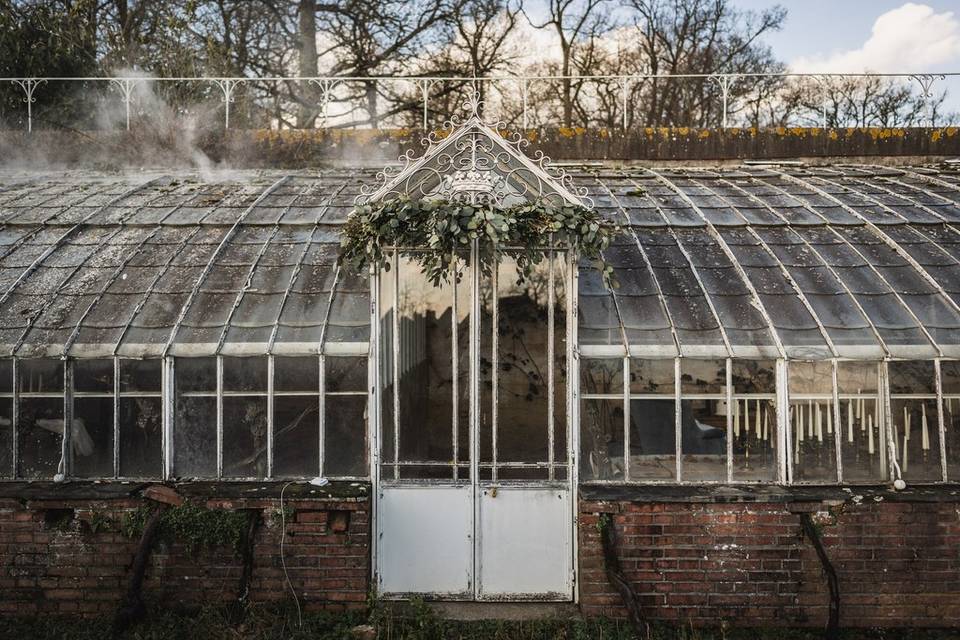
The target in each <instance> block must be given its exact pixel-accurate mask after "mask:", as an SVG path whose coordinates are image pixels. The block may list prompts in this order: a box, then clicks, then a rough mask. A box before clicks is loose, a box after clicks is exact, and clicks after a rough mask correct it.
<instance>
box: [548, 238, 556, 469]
mask: <svg viewBox="0 0 960 640" xmlns="http://www.w3.org/2000/svg"><path fill="white" fill-rule="evenodd" d="M550 246H551V249H550V250H549V252H548V253H547V255H548V257H549V264H548V266H547V278H548V281H547V462H548V464H549V465H550V466H549V467H548V469H547V478H548V479H549V480H553V479H554V475H555V474H554V470H553V463H554V451H553V441H554V428H555V424H554V415H553V412H554V397H553V396H554V384H555V382H554V379H553V372H554V369H555V368H556V363H555V362H554V349H555V348H556V347H555V345H554V336H553V334H554V330H555V328H556V321H555V319H554V317H553V314H554V304H555V303H556V291H555V290H554V286H555V283H554V269H553V261H554V259H555V258H556V254H555V253H554V251H553V248H552V247H553V238H552V237H551V238H550Z"/></svg>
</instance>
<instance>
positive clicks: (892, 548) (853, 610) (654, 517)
mask: <svg viewBox="0 0 960 640" xmlns="http://www.w3.org/2000/svg"><path fill="white" fill-rule="evenodd" d="M585 493H586V494H587V498H586V499H584V500H583V501H582V502H581V504H580V581H581V582H580V594H581V605H582V610H583V612H584V613H585V614H587V615H591V616H597V615H614V616H624V615H626V611H625V609H624V608H623V606H622V601H621V599H620V596H619V594H617V592H616V591H615V590H614V589H613V588H612V587H611V586H610V583H609V582H608V580H607V577H606V573H605V569H604V560H603V552H602V548H601V539H600V535H601V533H600V528H599V523H600V519H601V517H602V514H610V518H611V520H612V524H613V526H614V527H615V532H616V539H617V552H618V556H619V558H620V564H621V569H622V571H623V573H624V575H625V576H626V577H627V579H628V580H629V581H630V583H631V584H632V587H633V589H634V592H635V593H636V594H637V595H638V599H639V601H640V605H641V610H642V613H643V616H644V617H645V618H648V619H650V620H660V621H668V622H672V623H677V624H680V623H682V624H693V625H705V624H710V625H716V624H718V623H719V622H720V621H721V620H725V621H728V622H729V623H730V624H731V626H823V625H824V624H825V623H826V621H827V617H828V607H829V601H830V595H829V590H828V586H827V579H826V575H825V573H824V569H823V565H822V564H821V562H820V560H819V558H818V557H817V554H816V551H815V549H814V546H813V544H812V543H811V541H810V540H809V539H808V538H807V537H805V536H804V535H803V532H802V530H801V525H800V514H801V513H809V514H810V515H811V517H812V518H813V521H814V523H815V525H816V529H817V530H818V531H819V533H820V537H821V540H822V541H823V545H824V547H825V550H826V553H827V555H828V556H829V558H830V561H831V564H832V565H833V567H834V569H835V570H836V573H837V576H838V578H839V587H840V589H839V590H840V626H841V627H957V626H960V497H958V496H957V494H956V492H948V491H946V490H942V493H941V494H940V496H941V497H940V499H941V500H942V501H939V502H938V501H936V496H935V495H933V496H931V495H928V496H925V497H924V498H923V499H920V500H916V499H911V498H910V497H905V498H904V499H900V498H899V496H891V495H885V492H881V493H879V494H872V495H865V496H860V498H859V499H854V495H855V493H853V492H851V493H848V494H847V495H846V498H845V499H844V498H842V497H841V498H840V499H830V500H826V501H817V502H809V501H796V502H794V501H791V500H790V498H789V497H787V498H786V499H784V500H782V501H777V502H772V501H760V502H750V503H728V502H726V501H719V502H716V501H713V500H706V501H700V502H697V501H696V499H685V500H683V501H676V497H675V496H674V497H670V496H664V497H662V498H656V497H652V498H651V497H649V496H648V497H647V498H646V499H645V500H644V501H643V502H638V501H636V500H632V499H617V498H608V499H596V498H597V497H598V496H597V492H594V496H593V499H591V497H590V494H591V492H590V491H589V490H588V491H586V492H585ZM600 493H602V492H600ZM762 499H763V498H761V500H762ZM651 500H652V501H651Z"/></svg>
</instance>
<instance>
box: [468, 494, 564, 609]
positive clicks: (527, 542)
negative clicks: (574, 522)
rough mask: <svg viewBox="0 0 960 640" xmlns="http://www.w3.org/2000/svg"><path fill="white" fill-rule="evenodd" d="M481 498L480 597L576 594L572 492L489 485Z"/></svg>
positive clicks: (546, 597) (537, 597)
mask: <svg viewBox="0 0 960 640" xmlns="http://www.w3.org/2000/svg"><path fill="white" fill-rule="evenodd" d="M479 500H480V508H479V518H480V522H479V537H478V540H477V558H478V559H479V560H478V564H479V567H478V574H479V575H478V578H479V579H478V585H477V586H478V595H479V597H480V599H483V600H499V599H509V600H568V599H570V597H571V596H572V584H571V573H570V562H571V546H570V543H571V535H572V534H571V527H570V491H569V490H567V489H549V488H533V487H520V486H505V487H497V488H496V489H494V488H493V487H484V488H482V489H481V490H480V492H479Z"/></svg>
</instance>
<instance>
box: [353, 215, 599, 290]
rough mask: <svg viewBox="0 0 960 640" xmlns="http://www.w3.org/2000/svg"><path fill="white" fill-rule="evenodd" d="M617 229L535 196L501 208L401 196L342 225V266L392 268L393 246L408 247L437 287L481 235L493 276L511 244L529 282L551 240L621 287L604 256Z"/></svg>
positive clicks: (485, 266) (483, 257)
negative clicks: (493, 268)
mask: <svg viewBox="0 0 960 640" xmlns="http://www.w3.org/2000/svg"><path fill="white" fill-rule="evenodd" d="M617 232H618V228H617V226H616V225H615V224H613V223H612V222H610V221H609V220H605V219H604V218H603V217H602V216H601V215H600V214H599V213H597V212H596V211H593V210H592V209H588V208H586V207H582V206H577V205H568V204H565V205H550V204H547V203H545V202H543V201H538V202H532V203H525V204H520V205H515V206H512V207H498V206H495V205H490V204H463V203H457V202H450V201H447V200H412V199H410V198H409V197H400V198H396V199H394V200H388V201H386V202H382V203H377V204H376V205H360V206H358V207H356V208H355V209H354V210H353V211H352V212H351V214H350V216H349V217H348V218H347V223H346V225H345V226H344V229H343V236H342V240H341V243H340V256H339V258H338V263H339V264H340V265H341V266H343V267H345V268H348V269H350V270H352V271H354V272H355V273H361V272H362V271H363V270H364V269H366V268H368V267H371V266H372V267H374V268H376V269H384V270H388V269H389V268H390V263H389V262H388V261H387V252H388V250H390V249H392V248H394V247H400V248H403V249H410V250H411V253H410V254H409V257H410V258H412V259H413V260H414V261H415V262H417V263H418V264H419V265H420V268H421V270H422V271H423V273H424V275H426V276H427V278H428V279H429V280H430V281H431V282H432V283H433V284H434V285H440V284H441V283H444V282H448V281H449V279H450V276H451V273H452V272H457V273H459V272H458V271H456V270H454V269H451V265H454V264H456V263H457V262H458V261H463V260H465V259H466V258H467V256H468V255H469V251H470V246H471V245H472V244H473V241H474V240H477V241H479V245H480V258H479V259H480V267H481V270H482V271H483V272H484V273H489V272H490V268H491V267H492V266H493V265H494V264H496V263H498V262H499V260H500V257H501V255H502V254H503V252H504V250H505V249H507V248H509V250H510V253H511V255H513V257H514V259H515V260H516V263H517V270H518V274H519V278H520V279H521V280H524V279H526V278H528V277H529V276H530V275H531V273H532V271H533V268H534V267H535V266H536V265H537V264H539V263H540V261H541V260H543V258H544V256H545V250H546V248H547V247H548V245H549V243H550V241H551V238H552V241H553V245H554V246H562V247H565V248H567V249H571V250H573V251H575V252H576V253H577V255H578V256H580V257H581V258H584V259H587V260H590V261H591V262H592V263H593V265H594V267H595V268H596V269H597V270H598V271H599V272H600V274H601V276H602V277H603V281H604V283H605V284H606V285H607V286H608V287H611V288H612V287H614V286H616V282H615V280H614V275H613V267H611V266H610V265H608V264H607V263H606V262H605V261H604V259H603V251H604V250H605V249H606V248H607V247H608V246H609V244H610V240H611V238H613V236H614V235H615V234H616V233H617ZM414 250H419V251H414Z"/></svg>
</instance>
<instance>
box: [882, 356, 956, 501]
mask: <svg viewBox="0 0 960 640" xmlns="http://www.w3.org/2000/svg"><path fill="white" fill-rule="evenodd" d="M888 367H889V368H888V373H889V379H890V415H891V418H892V425H891V429H892V432H893V433H892V435H893V441H894V444H895V447H894V449H895V450H896V452H897V463H898V464H899V465H900V471H901V473H902V474H903V479H904V480H906V481H907V482H940V481H941V480H942V479H943V471H942V468H941V466H940V420H939V416H938V415H937V380H936V375H937V374H936V370H935V369H934V363H933V362H932V361H929V360H893V361H891V362H890V363H889V365H888Z"/></svg>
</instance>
